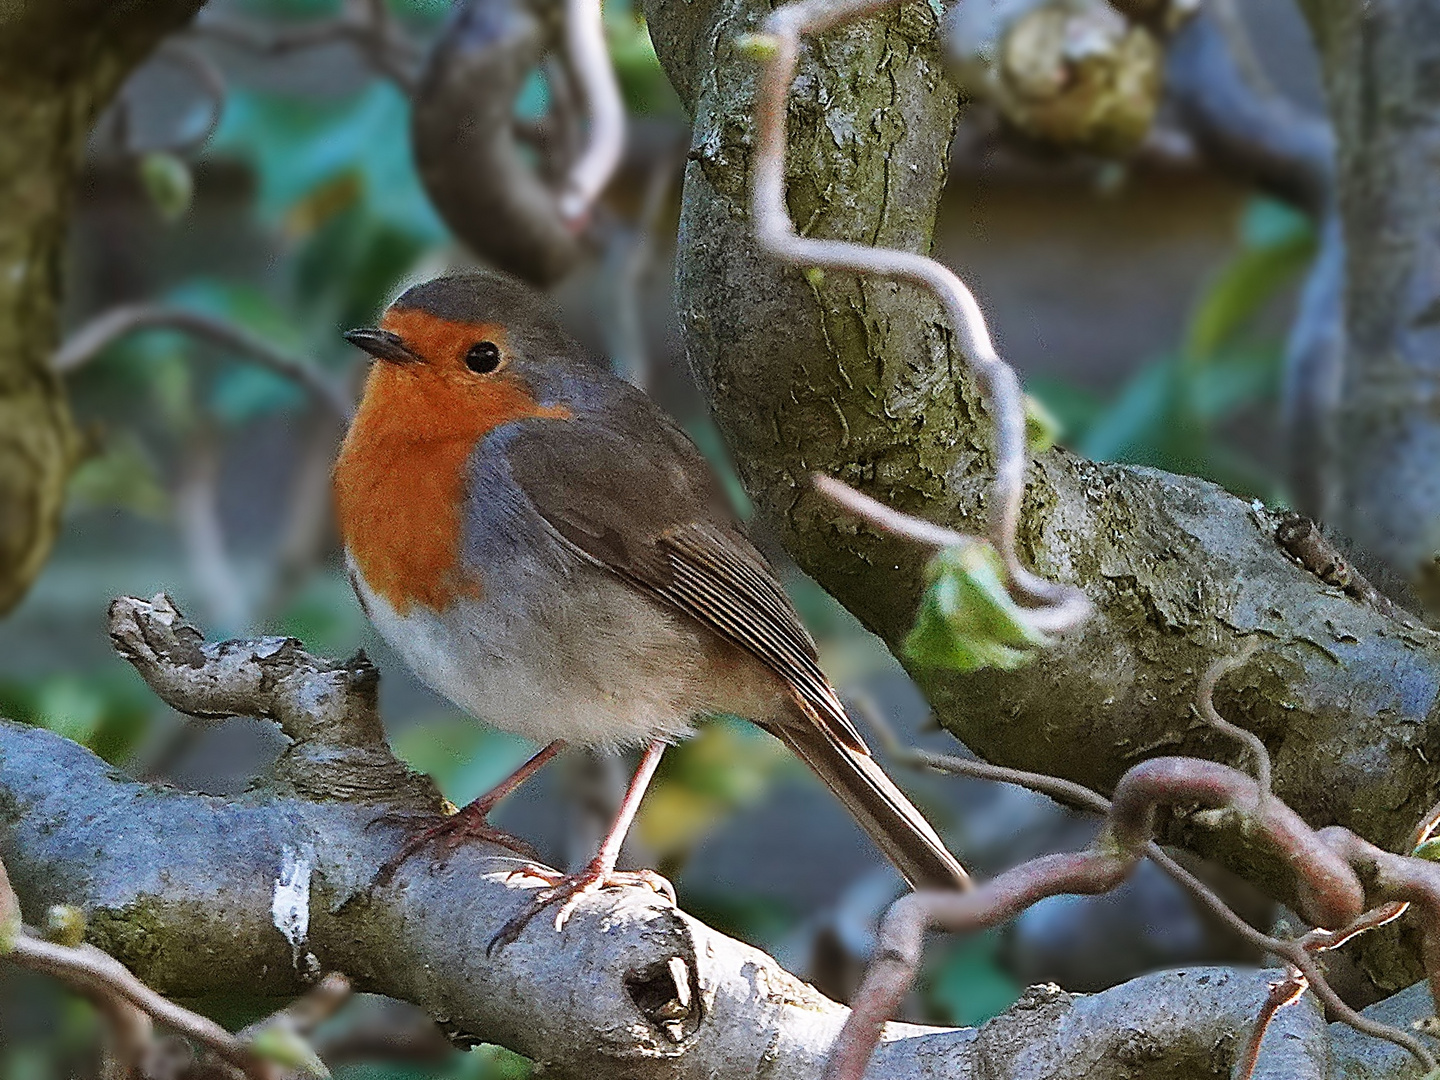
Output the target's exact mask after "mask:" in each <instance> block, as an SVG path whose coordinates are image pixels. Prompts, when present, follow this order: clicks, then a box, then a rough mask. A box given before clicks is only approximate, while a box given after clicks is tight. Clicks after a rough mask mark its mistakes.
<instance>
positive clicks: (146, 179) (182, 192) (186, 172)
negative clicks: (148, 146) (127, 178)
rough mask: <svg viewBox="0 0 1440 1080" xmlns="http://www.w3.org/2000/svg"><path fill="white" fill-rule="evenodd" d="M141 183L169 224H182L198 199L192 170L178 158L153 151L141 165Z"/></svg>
mask: <svg viewBox="0 0 1440 1080" xmlns="http://www.w3.org/2000/svg"><path fill="white" fill-rule="evenodd" d="M138 167H139V170H140V182H141V184H143V185H144V187H145V193H146V194H147V195H149V196H150V202H151V203H152V204H153V205H154V207H155V209H156V210H157V211H158V212H159V214H160V216H161V217H162V218H164V219H165V220H166V221H178V220H179V219H180V218H182V217H184V216H185V213H186V212H187V211H188V210H189V209H190V204H191V203H192V202H193V201H194V199H195V178H194V177H193V176H192V175H191V174H190V166H189V165H187V164H185V162H183V161H181V160H180V159H179V158H178V157H176V156H175V155H174V154H171V153H167V152H165V151H163V150H153V151H151V152H150V153H148V154H144V155H142V156H141V158H140V163H139V166H138Z"/></svg>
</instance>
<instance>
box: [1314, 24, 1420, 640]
mask: <svg viewBox="0 0 1440 1080" xmlns="http://www.w3.org/2000/svg"><path fill="white" fill-rule="evenodd" d="M1304 6H1305V7H1306V9H1307V14H1308V15H1309V16H1310V22H1311V26H1312V28H1313V30H1314V33H1315V39H1316V42H1317V44H1318V46H1319V50H1320V56H1321V61H1322V66H1323V70H1324V74H1325V82H1326V90H1327V93H1328V96H1329V100H1330V113H1331V116H1332V119H1333V121H1334V125H1335V132H1336V135H1337V141H1338V147H1339V162H1338V164H1339V172H1338V177H1339V183H1340V208H1341V213H1342V215H1343V219H1344V225H1345V237H1346V262H1347V266H1346V269H1347V273H1346V300H1345V308H1346V323H1347V326H1346V329H1347V341H1346V349H1345V374H1344V381H1343V388H1342V391H1341V395H1340V400H1339V405H1338V437H1339V442H1338V445H1339V446H1340V447H1342V448H1343V453H1342V454H1341V455H1340V456H1339V457H1338V459H1337V469H1338V475H1337V478H1336V479H1337V481H1338V495H1339V497H1338V499H1337V500H1336V505H1335V513H1336V524H1337V525H1338V526H1339V528H1340V530H1341V531H1342V532H1343V533H1345V534H1346V535H1347V536H1348V537H1349V538H1350V540H1351V541H1352V542H1353V544H1354V545H1355V547H1356V556H1357V561H1358V560H1359V559H1360V555H1361V553H1362V552H1364V553H1366V554H1368V555H1369V556H1370V557H1371V559H1372V560H1373V565H1367V564H1366V563H1365V562H1363V561H1362V562H1361V569H1362V570H1365V571H1366V572H1367V573H1370V572H1371V571H1372V570H1374V571H1376V573H1375V574H1372V576H1374V577H1378V578H1379V579H1380V580H1381V581H1382V583H1385V584H1389V585H1390V586H1391V588H1392V589H1393V590H1395V591H1400V592H1402V593H1403V592H1407V591H1409V592H1410V595H1412V596H1413V595H1414V594H1415V593H1418V594H1419V596H1420V598H1421V599H1422V600H1424V601H1426V602H1427V603H1428V606H1429V607H1430V609H1431V610H1432V611H1433V612H1436V613H1440V179H1437V176H1436V167H1435V166H1436V161H1437V160H1440V2H1437V0H1370V2H1369V3H1366V4H1354V3H1348V2H1346V0H1308V2H1307V3H1306V4H1305V5H1304ZM1381 570H1383V571H1386V573H1383V574H1381V573H1380V572H1379V571H1381Z"/></svg>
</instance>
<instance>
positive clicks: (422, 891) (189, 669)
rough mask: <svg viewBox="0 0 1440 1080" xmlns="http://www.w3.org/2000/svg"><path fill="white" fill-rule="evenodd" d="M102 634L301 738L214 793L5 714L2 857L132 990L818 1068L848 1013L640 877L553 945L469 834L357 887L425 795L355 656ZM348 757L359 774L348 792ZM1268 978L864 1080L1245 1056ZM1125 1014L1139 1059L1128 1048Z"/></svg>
mask: <svg viewBox="0 0 1440 1080" xmlns="http://www.w3.org/2000/svg"><path fill="white" fill-rule="evenodd" d="M110 626H111V635H112V639H113V640H114V642H115V645H116V648H117V650H119V651H120V653H121V654H122V655H123V656H124V657H125V658H126V659H128V660H129V661H130V662H131V663H132V664H134V665H135V667H136V670H137V671H138V672H139V673H140V674H141V675H142V676H143V677H144V678H145V680H146V681H147V682H148V683H149V684H150V685H151V686H152V687H153V688H154V689H155V690H156V691H157V692H158V693H159V694H160V695H161V696H162V697H163V698H164V699H165V700H166V701H167V702H168V703H170V704H171V705H173V706H175V707H176V708H179V709H181V710H183V711H187V712H190V713H192V714H197V715H201V716H219V715H229V714H232V713H244V714H247V715H258V716H268V717H270V718H272V719H274V720H276V721H277V722H278V723H280V724H281V726H282V728H283V729H284V731H285V732H286V734H287V735H289V736H290V737H291V738H292V739H294V740H295V744H294V746H292V747H291V749H290V750H289V751H288V752H287V754H286V755H285V756H284V757H283V758H282V760H281V763H280V766H279V768H278V770H277V772H276V775H275V776H273V777H268V778H266V779H264V780H262V781H261V782H260V783H258V784H257V785H256V787H255V788H254V789H252V791H250V792H249V793H247V794H246V795H243V796H240V797H237V798H234V799H219V798H210V797H205V796H198V795H189V794H185V793H182V792H178V791H175V790H173V789H168V788H164V787H159V786H155V785H146V784H141V783H137V782H134V781H131V780H128V779H126V778H124V777H122V776H119V775H117V774H116V773H115V772H114V771H113V770H111V769H110V768H109V767H107V766H106V765H105V764H104V763H103V762H101V761H100V760H99V759H98V758H96V757H95V756H94V755H92V754H90V753H89V752H88V751H86V750H84V749H82V748H80V747H78V746H76V745H75V744H73V743H70V742H68V741H66V740H63V739H61V738H59V737H57V736H55V735H53V734H50V733H48V732H45V731H42V730H38V729H34V728H28V727H23V726H20V725H16V724H12V723H9V722H3V721H0V859H3V860H4V861H5V863H7V864H8V865H9V867H10V869H11V872H12V875H13V880H14V884H15V887H16V890H17V891H18V893H19V894H20V898H21V902H22V903H23V904H24V905H25V906H26V907H27V908H29V909H32V910H34V909H41V908H44V907H45V906H47V905H49V904H52V903H56V902H60V901H64V902H67V903H73V904H77V905H78V906H80V907H81V908H82V909H83V910H84V911H85V913H86V915H87V919H88V922H87V925H88V928H89V930H88V933H89V938H90V942H91V944H92V945H93V946H94V947H95V948H97V949H100V950H103V951H104V952H105V953H108V954H110V955H111V956H113V957H114V958H115V959H117V960H119V961H121V962H122V963H124V964H126V965H127V966H128V967H129V968H130V969H131V970H132V971H133V973H134V976H135V977H136V978H138V979H139V980H142V981H143V983H144V984H145V985H146V986H147V987H148V988H149V989H150V990H151V991H154V992H156V993H161V994H167V995H178V996H185V995H200V994H202V993H203V994H216V993H221V994H224V993H232V994H242V995H247V996H257V995H276V994H295V993H297V992H299V991H300V990H301V989H303V987H304V986H305V984H306V983H307V981H308V980H310V979H313V978H314V977H315V975H316V974H317V973H319V972H321V971H327V970H329V971H344V972H346V973H347V974H348V975H350V976H351V977H352V979H353V980H354V982H355V983H356V985H357V986H358V987H359V988H362V989H368V990H374V991H376V992H380V993H384V994H387V995H390V996H393V997H398V998H401V999H403V1000H407V1001H411V1002H414V1003H416V1004H417V1005H419V1006H420V1007H421V1008H423V1009H424V1010H425V1011H426V1012H427V1013H429V1015H431V1016H432V1017H434V1018H435V1019H437V1020H438V1021H439V1022H441V1023H442V1025H443V1026H444V1027H445V1028H446V1029H447V1030H449V1031H450V1032H452V1033H454V1034H464V1035H466V1036H468V1037H471V1038H477V1039H483V1040H486V1041H493V1042H500V1043H503V1044H504V1045H507V1046H509V1047H511V1048H512V1049H514V1050H516V1051H518V1052H520V1053H523V1054H526V1055H528V1056H530V1057H533V1058H536V1059H537V1060H539V1061H541V1062H542V1063H544V1064H545V1065H547V1067H551V1068H553V1070H554V1071H555V1072H556V1073H557V1075H560V1076H573V1075H579V1074H581V1073H582V1072H583V1074H584V1075H585V1076H587V1077H590V1078H595V1080H604V1078H606V1077H612V1076H613V1077H626V1078H630V1080H644V1078H648V1077H666V1078H668V1080H684V1078H685V1077H691V1076H694V1077H707V1078H716V1077H719V1078H723V1080H728V1078H730V1077H736V1078H737V1080H738V1078H740V1077H750V1076H753V1075H756V1074H758V1073H761V1072H764V1071H766V1070H769V1071H770V1072H771V1073H772V1074H774V1075H785V1076H787V1077H797V1078H800V1080H807V1078H812V1077H818V1076H819V1075H820V1071H821V1068H822V1066H823V1063H824V1060H825V1057H826V1055H827V1054H828V1052H829V1050H830V1048H831V1046H832V1044H833V1042H834V1040H835V1038H836V1036H837V1035H838V1033H839V1031H840V1030H841V1028H842V1026H843V1025H844V1024H845V1021H846V1019H847V1016H848V1015H849V1014H848V1010H846V1009H845V1008H844V1007H843V1006H840V1005H838V1004H835V1003H834V1002H831V1001H828V1000H826V999H825V998H823V997H822V996H820V995H819V994H818V993H816V992H815V991H814V990H813V989H811V988H810V987H808V986H806V985H804V984H803V983H800V982H799V981H798V980H796V979H794V978H793V976H791V975H789V974H788V973H786V972H785V971H784V970H783V969H781V968H780V967H779V966H778V965H777V964H776V963H775V962H774V961H773V960H771V959H770V958H769V957H767V956H765V955H764V954H762V953H760V952H758V951H756V950H754V949H751V948H749V947H748V946H745V945H743V944H741V943H739V942H736V941H732V940H731V939H729V938H726V937H724V936H723V935H720V934H717V933H715V932H714V931H712V930H710V929H709V928H707V927H705V926H704V925H703V924H701V923H699V922H697V921H696V920H694V919H691V918H690V917H689V916H687V915H685V914H684V913H683V912H680V911H677V910H676V909H674V908H673V907H671V906H669V905H668V904H666V903H664V902H663V901H661V900H660V899H659V898H658V897H657V896H656V895H655V894H654V893H653V892H651V891H650V890H648V889H638V888H634V889H620V890H611V891H606V892H604V893H602V894H599V895H597V896H594V897H590V898H588V899H587V900H586V901H585V902H584V903H583V904H582V905H581V906H580V908H579V909H578V910H577V912H576V914H575V916H574V917H573V918H572V919H571V920H570V921H569V923H567V925H566V928H565V930H564V931H563V932H562V933H558V934H557V933H556V932H555V931H554V929H553V928H552V927H551V925H550V923H549V922H548V921H547V920H536V921H534V922H532V923H531V924H530V925H529V927H527V929H526V930H525V931H524V932H523V934H522V935H521V937H520V938H519V939H518V940H517V941H516V942H515V943H514V944H512V945H510V946H507V947H506V948H504V949H501V950H498V951H496V952H495V953H494V954H493V955H489V954H487V951H486V947H485V946H486V944H487V943H488V942H489V941H490V940H491V938H492V936H493V935H494V934H495V932H496V931H497V930H498V929H499V928H500V927H501V926H503V925H505V924H506V923H507V922H508V920H509V919H510V917H511V916H512V915H513V914H515V912H516V911H518V910H519V909H520V908H522V907H524V906H526V905H527V904H528V902H529V895H528V894H529V891H530V889H531V888H533V885H529V884H527V881H528V879H526V878H524V877H520V876H516V875H513V873H512V871H513V870H514V868H515V867H516V866H517V865H519V864H518V862H517V860H516V859H515V858H514V857H513V856H512V855H511V854H510V853H508V852H503V851H502V850H501V849H498V848H491V847H488V846H483V845H474V846H469V847H465V848H462V849H460V850H459V851H458V852H456V853H455V855H454V856H453V857H452V859H451V860H450V861H449V862H448V863H447V864H445V865H437V866H427V865H425V863H424V860H422V859H412V860H410V861H408V862H406V863H404V864H402V866H401V867H400V868H399V870H398V872H397V874H396V876H395V878H394V880H393V881H392V882H390V883H389V884H387V885H385V886H381V887H377V886H375V885H374V883H373V882H374V874H375V869H376V867H378V866H380V865H381V864H382V863H383V862H384V861H385V860H386V859H387V858H388V857H389V856H390V855H391V854H393V853H394V851H395V849H396V847H397V846H398V843H399V842H400V840H401V839H402V837H401V836H400V835H398V833H397V829H396V826H395V822H394V811H396V810H400V811H402V812H405V811H423V810H426V809H433V807H434V806H435V796H434V792H433V789H432V788H429V787H428V784H426V783H425V782H423V781H420V780H417V779H415V778H413V777H412V778H410V779H409V780H407V779H406V777H407V776H408V774H407V773H406V772H405V771H404V769H403V767H402V766H400V765H399V764H398V763H397V762H395V761H394V759H393V758H392V757H390V756H389V752H388V750H387V749H386V748H385V746H384V743H383V741H382V739H381V734H380V728H379V720H378V717H377V716H376V714H375V711H374V692H375V680H374V673H373V669H371V668H369V666H368V664H366V663H365V662H364V661H363V658H357V659H355V660H353V661H349V662H346V663H343V664H340V663H336V662H334V661H328V660H323V659H319V658H316V657H313V656H310V655H309V654H307V653H305V652H304V651H303V650H302V649H301V648H300V647H299V644H298V643H297V642H294V641H292V640H289V639H283V638H267V639H258V640H254V641H234V642H224V643H219V644H206V643H205V642H204V641H203V639H202V638H201V636H200V634H199V633H198V631H196V630H195V629H194V628H193V627H191V626H189V625H188V624H186V623H185V622H184V621H183V619H182V618H181V616H180V615H179V613H178V612H177V611H175V609H174V607H173V605H171V604H170V603H169V602H168V601H166V600H165V599H164V598H163V597H159V598H156V599H155V600H152V601H140V600H135V599H132V598H127V599H122V600H118V601H116V602H115V604H114V605H113V606H112V609H111V616H110ZM366 769H368V770H370V774H371V778H372V779H371V782H369V783H356V781H355V774H356V773H357V771H364V770H366ZM387 771H388V773H389V775H390V776H391V782H389V783H388V784H382V783H380V782H379V778H380V776H381V775H383V774H385V773H386V772H387ZM1234 782H1235V783H1238V784H1240V785H1241V786H1242V787H1243V786H1244V785H1246V784H1249V785H1250V788H1249V789H1248V790H1250V791H1252V792H1253V791H1254V790H1255V789H1254V785H1253V784H1252V783H1251V782H1250V781H1248V780H1246V779H1244V778H1240V779H1238V780H1236V781H1234ZM1236 790H1239V789H1238V788H1237V789H1236ZM1277 805H1278V804H1277ZM1265 813H1267V814H1271V815H1272V816H1273V815H1274V814H1278V813H1281V811H1280V810H1278V809H1276V810H1267V811H1265ZM1275 820H1277V821H1278V820H1279V819H1278V818H1276V819H1275ZM217 851H223V853H224V857H223V858H217V857H216V853H217ZM1342 891H1343V890H1342ZM1335 895H1339V894H1338V893H1337V894H1335ZM1346 903H1347V904H1348V905H1349V906H1350V907H1353V906H1355V900H1354V899H1353V898H1352V899H1350V900H1348V901H1346ZM6 918H7V917H6V914H5V911H4V910H3V904H0V924H3V923H5V921H6ZM1272 981H1273V980H1272V977H1271V976H1270V975H1268V974H1266V973H1240V972H1224V971H1220V970H1218V969H1199V970H1191V971H1184V972H1172V973H1168V974H1165V975H1159V976H1152V977H1149V978H1148V979H1143V980H1137V981H1135V982H1133V983H1129V984H1126V985H1125V986H1123V987H1117V988H1115V989H1114V990H1111V991H1107V992H1106V993H1104V994H1100V995H1096V996H1095V997H1092V998H1072V997H1070V996H1069V995H1065V994H1063V993H1061V992H1059V991H1058V990H1040V991H1032V993H1031V995H1029V996H1028V997H1027V998H1026V999H1024V1000H1022V1002H1021V1003H1020V1004H1019V1005H1017V1006H1016V1008H1015V1009H1014V1010H1012V1011H1011V1012H1010V1013H1009V1014H1007V1016H1005V1017H1002V1018H1000V1019H999V1020H997V1021H995V1022H992V1024H990V1025H987V1027H986V1028H985V1029H983V1030H981V1031H978V1032H977V1031H973V1030H954V1031H950V1030H937V1029H933V1028H916V1027H913V1026H910V1025H904V1024H894V1025H887V1026H886V1027H885V1028H884V1036H885V1041H884V1042H883V1044H882V1046H881V1047H880V1048H879V1050H878V1052H877V1056H876V1066H875V1068H876V1070H877V1075H884V1076H887V1077H895V1078H899V1080H922V1078H932V1077H933V1078H936V1080H938V1078H939V1077H942V1076H943V1077H957V1076H958V1077H966V1076H978V1075H981V1070H982V1069H989V1068H990V1067H991V1064H985V1063H992V1064H993V1063H994V1062H997V1061H1005V1062H1010V1063H1011V1071H1010V1072H1008V1073H1007V1075H1010V1076H1013V1077H1015V1078H1016V1080H1022V1078H1031V1077H1034V1078H1036V1080H1038V1078H1039V1077H1042V1076H1048V1075H1052V1074H1053V1069H1052V1063H1053V1062H1055V1061H1057V1060H1085V1061H1088V1062H1091V1063H1092V1065H1091V1066H1090V1069H1089V1071H1088V1072H1087V1073H1086V1075H1087V1076H1088V1077H1091V1078H1092V1080H1107V1078H1109V1077H1112V1076H1113V1077H1115V1078H1116V1080H1119V1078H1120V1077H1122V1076H1125V1077H1136V1076H1144V1075H1156V1076H1159V1075H1164V1076H1167V1077H1176V1076H1180V1077H1185V1076H1190V1075H1194V1076H1196V1077H1199V1076H1207V1075H1211V1073H1210V1072H1209V1070H1210V1069H1211V1068H1213V1065H1214V1061H1215V1058H1214V1048H1215V1047H1216V1046H1218V1045H1224V1046H1226V1047H1228V1048H1230V1049H1229V1050H1227V1051H1226V1053H1227V1054H1228V1053H1230V1052H1231V1050H1233V1051H1234V1052H1235V1053H1236V1054H1239V1053H1241V1052H1242V1051H1243V1050H1244V1049H1245V1048H1246V1047H1247V1046H1248V1042H1247V1040H1246V1039H1244V1038H1243V1037H1242V1036H1243V1034H1244V1032H1245V1031H1247V1030H1249V1025H1250V1024H1251V1023H1252V1021H1253V1019H1254V1017H1256V1016H1257V1015H1259V1014H1260V1010H1261V1009H1262V1008H1263V1007H1264V1004H1265V1002H1266V1001H1267V1000H1268V998H1269V996H1270V988H1271V983H1272ZM147 1000H148V999H147ZM1160 1001H1163V1002H1165V1003H1166V1007H1165V1008H1164V1009H1163V1010H1157V1009H1156V1008H1155V1005H1156V1003H1157V1002H1160ZM1187 1001H1188V1002H1191V1005H1190V1006H1183V1007H1182V1006H1181V1005H1180V1004H1177V1003H1183V1002H1187ZM151 1004H153V1002H152V1003H151ZM1037 1010H1038V1011H1039V1012H1037ZM147 1011H149V1008H148V1006H147ZM1041 1013H1043V1016H1041V1015H1040V1014H1041ZM154 1015H156V1016H157V1017H159V1018H161V1019H164V1016H163V1015H161V1014H160V1013H155V1014H154ZM1137 1016H1143V1017H1145V1031H1146V1039H1147V1046H1148V1047H1149V1048H1150V1049H1148V1050H1147V1052H1146V1054H1145V1055H1144V1056H1143V1057H1144V1060H1143V1061H1137V1059H1135V1058H1134V1057H1133V1055H1131V1056H1127V1055H1126V1054H1125V1053H1124V1052H1123V1050H1122V1049H1121V1048H1122V1047H1123V1046H1124V1045H1126V1041H1127V1040H1129V1039H1131V1038H1132V1037H1133V1036H1132V1033H1133V1031H1134V1025H1135V1022H1136V1017H1137ZM167 1022H168V1021H167ZM277 1022H278V1021H277ZM1274 1023H1275V1025H1276V1026H1277V1027H1278V1028H1279V1029H1280V1030H1281V1031H1283V1032H1285V1033H1286V1036H1287V1037H1286V1038H1280V1039H1272V1040H1270V1041H1271V1042H1274V1043H1275V1044H1276V1046H1277V1047H1278V1048H1279V1049H1278V1050H1277V1053H1279V1054H1280V1057H1279V1058H1278V1059H1277V1061H1279V1062H1281V1063H1283V1068H1284V1069H1285V1070H1286V1071H1284V1072H1283V1073H1281V1074H1282V1075H1288V1076H1305V1075H1316V1076H1318V1075H1319V1073H1318V1072H1316V1071H1315V1063H1316V1062H1318V1061H1323V1052H1324V1032H1323V1027H1321V1026H1320V1025H1319V1014H1318V1013H1317V1012H1315V1011H1314V1010H1313V1009H1309V1008H1301V1009H1291V1010H1287V1011H1286V1012H1285V1013H1283V1014H1281V1015H1280V1016H1279V1017H1278V1018H1277V1019H1276V1020H1275V1022H1274ZM245 1035H246V1033H244V1032H242V1033H241V1036H242V1037H243V1036H245ZM1201 1047H1205V1048H1207V1049H1206V1050H1205V1052H1204V1053H1203V1054H1201V1053H1200V1050H1199V1048H1201ZM1267 1053H1268V1051H1267ZM1202 1060H1203V1063H1204V1067H1203V1069H1201V1068H1200V1064H1201V1061H1202ZM1137 1064H1143V1065H1144V1066H1145V1070H1146V1071H1142V1072H1140V1073H1137V1072H1136V1071H1135V1066H1136V1065H1137ZM1152 1065H1153V1068H1154V1070H1155V1071H1154V1072H1153V1073H1151V1072H1149V1071H1148V1070H1149V1069H1150V1067H1151V1066H1152ZM1277 1067H1279V1066H1277ZM1047 1070H1051V1071H1047Z"/></svg>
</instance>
